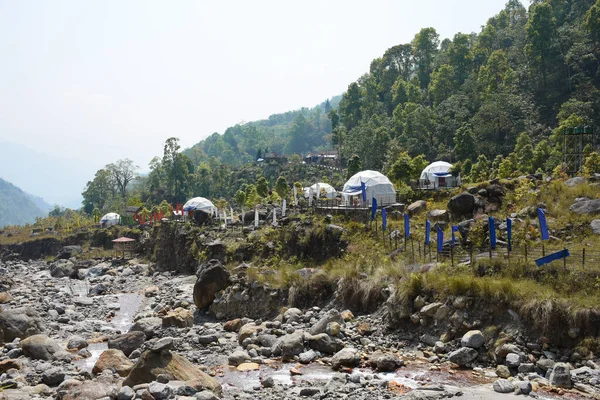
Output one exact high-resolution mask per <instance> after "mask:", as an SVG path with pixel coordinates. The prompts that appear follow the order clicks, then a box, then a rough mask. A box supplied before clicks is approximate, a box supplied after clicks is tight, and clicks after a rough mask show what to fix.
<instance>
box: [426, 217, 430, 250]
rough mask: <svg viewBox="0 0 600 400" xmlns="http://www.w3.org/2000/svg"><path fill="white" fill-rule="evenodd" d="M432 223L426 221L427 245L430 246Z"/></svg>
mask: <svg viewBox="0 0 600 400" xmlns="http://www.w3.org/2000/svg"><path fill="white" fill-rule="evenodd" d="M430 236H431V222H429V220H426V221H425V245H426V246H429V245H430V244H431V238H430Z"/></svg>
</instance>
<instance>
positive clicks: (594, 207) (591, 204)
mask: <svg viewBox="0 0 600 400" xmlns="http://www.w3.org/2000/svg"><path fill="white" fill-rule="evenodd" d="M569 210H571V211H572V212H574V213H576V214H581V215H596V214H600V199H595V200H584V201H578V202H576V203H574V204H573V205H572V206H571V207H569Z"/></svg>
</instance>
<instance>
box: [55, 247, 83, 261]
mask: <svg viewBox="0 0 600 400" xmlns="http://www.w3.org/2000/svg"><path fill="white" fill-rule="evenodd" d="M81 252H82V250H81V246H77V245H72V246H64V247H63V248H62V249H60V251H59V252H58V254H57V255H56V259H57V260H66V259H69V258H71V257H74V256H76V255H77V254H79V253H81Z"/></svg>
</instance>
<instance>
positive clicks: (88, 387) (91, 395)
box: [58, 373, 121, 400]
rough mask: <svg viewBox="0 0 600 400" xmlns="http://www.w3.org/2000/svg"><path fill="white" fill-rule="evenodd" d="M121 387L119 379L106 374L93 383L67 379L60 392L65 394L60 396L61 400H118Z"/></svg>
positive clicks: (61, 385) (59, 388)
mask: <svg viewBox="0 0 600 400" xmlns="http://www.w3.org/2000/svg"><path fill="white" fill-rule="evenodd" d="M120 387H121V383H120V382H119V379H118V378H117V377H116V376H113V374H109V373H106V374H102V375H100V376H99V377H97V378H96V379H94V380H92V381H90V380H86V381H83V382H82V381H80V380H76V379H66V380H65V381H64V382H63V383H61V384H60V386H59V387H58V391H59V392H60V393H63V394H62V395H61V396H60V399H61V400H97V399H105V398H110V399H116V398H117V395H118V393H119V388H120Z"/></svg>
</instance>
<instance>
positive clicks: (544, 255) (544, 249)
mask: <svg viewBox="0 0 600 400" xmlns="http://www.w3.org/2000/svg"><path fill="white" fill-rule="evenodd" d="M542 257H546V246H545V245H544V242H543V241H542Z"/></svg>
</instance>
